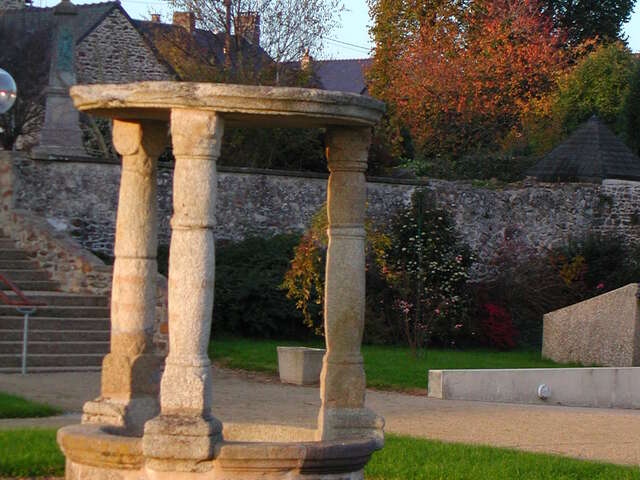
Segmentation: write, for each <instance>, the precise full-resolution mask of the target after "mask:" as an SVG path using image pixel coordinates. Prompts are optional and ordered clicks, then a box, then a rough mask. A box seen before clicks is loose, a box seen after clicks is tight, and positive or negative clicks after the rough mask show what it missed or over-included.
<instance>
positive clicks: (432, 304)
mask: <svg viewBox="0 0 640 480" xmlns="http://www.w3.org/2000/svg"><path fill="white" fill-rule="evenodd" d="M389 237H390V242H389V243H388V245H387V248H386V249H385V250H384V251H383V252H381V255H380V260H379V264H380V267H381V271H382V274H383V275H384V276H385V278H386V279H387V282H388V284H389V286H390V287H391V288H392V289H393V291H394V293H395V296H396V301H395V307H396V310H397V311H398V313H399V314H400V316H401V323H402V325H403V330H404V335H405V338H406V341H407V342H408V344H409V346H410V347H411V349H412V350H413V351H414V352H416V351H417V350H419V349H421V348H424V347H426V346H427V345H428V344H429V343H430V341H432V340H435V341H437V342H439V343H442V344H452V343H453V344H455V337H457V336H458V335H459V334H460V333H461V331H462V329H463V327H464V318H465V314H466V310H467V304H466V300H465V296H464V287H465V285H466V283H467V281H468V279H469V273H468V272H469V267H470V266H471V263H472V261H473V259H472V256H471V253H470V251H469V248H468V247H467V246H465V245H463V244H462V243H461V242H460V240H459V239H458V236H457V234H456V232H455V229H454V226H453V223H452V222H451V220H450V219H449V216H448V215H447V213H446V212H445V211H444V210H443V209H440V208H437V207H436V206H435V202H434V201H433V200H432V199H431V198H430V197H429V193H428V192H427V191H424V190H418V191H416V192H415V193H414V195H413V198H412V203H411V205H410V206H409V207H407V208H406V209H405V210H404V211H403V212H401V213H400V214H399V215H398V216H397V217H396V219H395V221H394V222H392V225H391V231H390V233H389Z"/></svg>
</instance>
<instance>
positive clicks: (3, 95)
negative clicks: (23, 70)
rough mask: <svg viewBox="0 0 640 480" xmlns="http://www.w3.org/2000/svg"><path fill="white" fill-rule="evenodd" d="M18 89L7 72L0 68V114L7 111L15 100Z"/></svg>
mask: <svg viewBox="0 0 640 480" xmlns="http://www.w3.org/2000/svg"><path fill="white" fill-rule="evenodd" d="M17 93H18V89H17V87H16V82H15V81H14V80H13V77H11V75H9V73H8V72H6V71H5V70H3V69H1V68H0V115H1V114H3V113H6V112H8V111H9V109H10V108H11V107H12V106H13V104H14V103H15V101H16V96H17Z"/></svg>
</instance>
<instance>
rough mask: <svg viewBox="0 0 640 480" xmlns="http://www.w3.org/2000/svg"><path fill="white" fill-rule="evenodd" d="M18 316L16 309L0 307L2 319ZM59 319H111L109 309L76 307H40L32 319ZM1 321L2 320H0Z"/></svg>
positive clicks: (5, 306)
mask: <svg viewBox="0 0 640 480" xmlns="http://www.w3.org/2000/svg"><path fill="white" fill-rule="evenodd" d="M5 316H16V309H15V307H10V306H7V305H0V317H5ZM36 317H58V318H78V317H84V318H109V309H108V308H106V307H85V306H80V307H74V306H59V307H57V306H47V307H38V309H37V310H36V312H35V313H33V314H32V315H31V318H36ZM0 321H1V320H0Z"/></svg>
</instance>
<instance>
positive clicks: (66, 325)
mask: <svg viewBox="0 0 640 480" xmlns="http://www.w3.org/2000/svg"><path fill="white" fill-rule="evenodd" d="M0 326H2V328H3V329H4V330H22V329H23V328H24V317H22V316H12V317H2V318H0ZM109 328H110V321H109V319H108V318H106V317H105V318H53V317H33V318H29V331H36V330H62V331H65V330H72V331H77V330H93V331H95V330H98V331H105V330H109Z"/></svg>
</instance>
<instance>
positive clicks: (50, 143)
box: [31, 0, 87, 160]
mask: <svg viewBox="0 0 640 480" xmlns="http://www.w3.org/2000/svg"><path fill="white" fill-rule="evenodd" d="M53 15H54V18H55V22H56V35H55V43H54V48H53V49H52V55H51V68H50V70H49V85H48V86H47V88H46V91H45V93H46V101H45V118H44V126H43V127H42V131H41V132H40V142H39V144H38V146H36V147H34V148H33V149H32V151H31V155H32V157H33V158H39V159H69V160H73V159H74V158H86V157H87V153H86V151H85V149H84V144H83V142H82V131H81V130H80V125H79V117H78V111H77V110H76V109H75V108H74V106H73V102H72V100H71V97H70V96H69V88H70V87H71V86H73V85H75V83H76V75H75V69H74V46H75V42H76V39H75V38H74V34H73V32H74V28H73V26H74V22H75V21H76V16H77V15H78V10H77V7H76V6H75V5H74V4H73V3H71V2H70V1H69V0H62V1H61V2H60V3H59V4H58V5H57V6H56V7H55V8H54V10H53Z"/></svg>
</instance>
